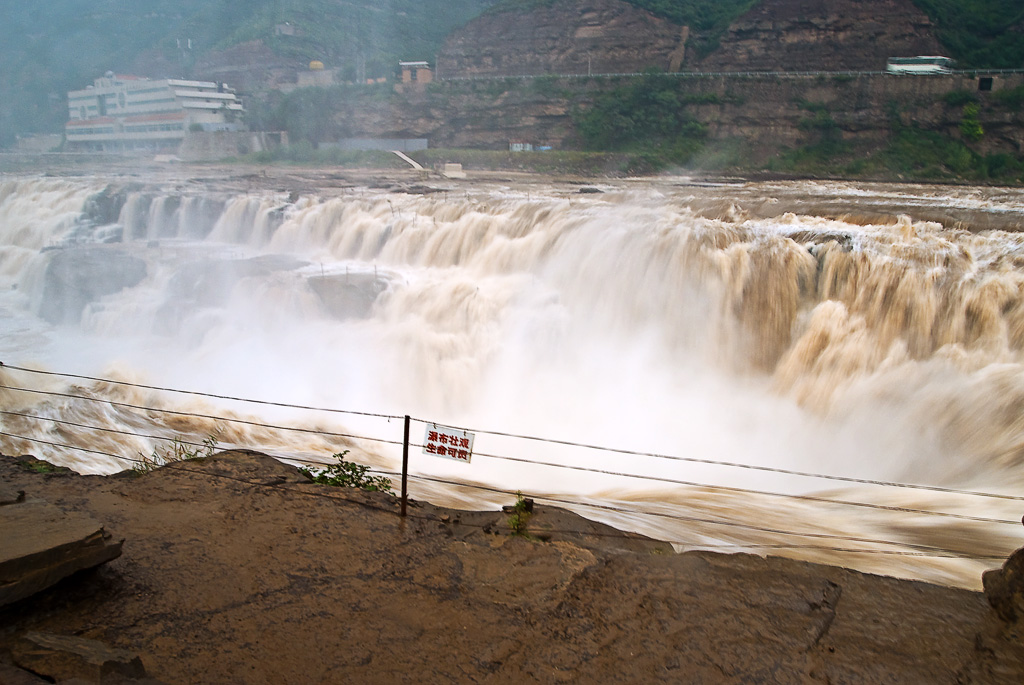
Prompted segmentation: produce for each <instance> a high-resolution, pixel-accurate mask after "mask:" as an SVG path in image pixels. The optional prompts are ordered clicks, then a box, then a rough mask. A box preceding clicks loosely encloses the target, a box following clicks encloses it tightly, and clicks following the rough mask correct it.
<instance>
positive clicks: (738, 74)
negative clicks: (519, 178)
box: [435, 69, 1024, 81]
mask: <svg viewBox="0 0 1024 685" xmlns="http://www.w3.org/2000/svg"><path fill="white" fill-rule="evenodd" d="M1006 74H1024V69H961V70H953V71H951V72H949V73H945V74H905V73H902V74H894V73H890V72H887V71H885V70H877V71H669V72H653V75H655V76H662V77H672V78H820V77H842V78H850V77H853V78H856V77H862V76H888V77H893V78H904V77H914V78H921V77H935V76H941V77H944V78H949V77H951V76H960V77H963V76H970V77H971V78H977V77H980V76H1000V75H1006ZM651 75H652V72H637V71H634V72H602V73H592V74H591V73H587V74H582V73H580V74H505V75H498V74H488V75H480V76H438V77H437V78H436V79H435V80H438V81H500V80H503V79H521V80H528V79H538V78H565V79H592V78H599V79H604V78H637V77H641V76H651Z"/></svg>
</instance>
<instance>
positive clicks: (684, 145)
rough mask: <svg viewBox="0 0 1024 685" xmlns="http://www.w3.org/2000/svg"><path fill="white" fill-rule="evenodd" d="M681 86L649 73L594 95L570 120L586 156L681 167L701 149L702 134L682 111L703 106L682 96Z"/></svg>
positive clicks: (704, 99) (703, 99)
mask: <svg viewBox="0 0 1024 685" xmlns="http://www.w3.org/2000/svg"><path fill="white" fill-rule="evenodd" d="M684 87H685V84H684V82H683V81H682V80H680V79H678V78H675V77H672V76H667V75H664V74H659V73H656V72H651V73H648V74H645V75H644V76H643V77H641V78H639V79H624V82H623V83H622V84H621V85H619V86H617V87H615V88H613V89H611V90H608V91H605V92H602V93H599V94H598V95H597V96H596V97H595V98H594V102H593V105H592V106H591V107H590V108H588V109H586V110H583V111H577V112H575V114H574V117H573V119H574V122H575V124H576V130H577V131H578V132H579V134H580V136H581V137H582V139H583V142H584V145H585V146H586V148H587V149H588V150H594V151H598V150H600V151H611V152H629V153H633V154H636V155H639V156H640V157H641V158H643V159H646V160H647V162H648V164H649V166H651V167H652V168H657V167H660V166H664V165H666V164H682V163H686V162H688V161H690V159H691V158H692V157H693V156H694V155H695V154H696V153H697V152H698V151H699V150H700V149H701V148H702V147H703V145H704V139H705V137H706V135H707V134H706V131H705V128H704V126H703V125H702V124H700V123H699V122H697V121H696V120H695V119H694V118H693V116H692V115H690V114H689V113H688V112H687V110H686V108H687V105H692V104H700V103H705V104H706V103H708V102H709V99H708V98H707V97H704V96H700V97H699V98H697V99H696V100H695V99H694V97H693V96H692V95H689V94H687V93H686V92H684Z"/></svg>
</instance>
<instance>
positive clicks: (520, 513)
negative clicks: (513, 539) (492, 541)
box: [508, 492, 533, 537]
mask: <svg viewBox="0 0 1024 685" xmlns="http://www.w3.org/2000/svg"><path fill="white" fill-rule="evenodd" d="M532 505H533V503H532V502H530V501H529V500H527V499H526V498H525V497H523V493H521V492H517V493H516V503H515V504H513V505H512V514H511V515H510V516H509V517H508V527H509V529H510V530H511V531H512V534H513V535H519V536H521V537H529V533H528V532H527V530H526V525H527V523H529V521H530V517H531V516H533V511H532V508H533V506H532Z"/></svg>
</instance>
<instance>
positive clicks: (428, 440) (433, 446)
mask: <svg viewBox="0 0 1024 685" xmlns="http://www.w3.org/2000/svg"><path fill="white" fill-rule="evenodd" d="M474 437H475V436H474V435H473V433H470V432H468V431H464V430H462V429H461V428H450V427H448V426H439V425H437V424H435V423H431V424H427V429H426V431H425V433H424V435H423V452H424V454H432V455H434V456H435V457H444V458H446V459H454V460H455V461H461V462H465V463H467V464H468V463H469V461H470V459H471V458H472V457H473V439H474Z"/></svg>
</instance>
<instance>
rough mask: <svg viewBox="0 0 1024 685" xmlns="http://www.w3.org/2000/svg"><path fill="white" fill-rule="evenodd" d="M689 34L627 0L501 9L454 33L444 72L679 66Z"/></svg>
mask: <svg viewBox="0 0 1024 685" xmlns="http://www.w3.org/2000/svg"><path fill="white" fill-rule="evenodd" d="M688 36H689V31H688V29H686V28H685V27H682V26H679V25H678V24H675V23H673V22H671V21H668V20H666V19H661V18H658V17H656V16H654V15H653V14H651V13H650V12H647V11H644V10H640V9H637V8H636V7H634V6H633V5H631V4H630V3H628V2H623V0H556V1H555V2H550V3H547V2H545V3H540V4H539V5H536V6H533V5H528V6H525V5H522V4H521V3H520V5H519V6H515V7H509V6H505V7H502V8H500V11H492V12H487V13H485V14H484V15H483V16H481V17H479V18H477V19H474V20H473V21H471V22H470V23H469V24H467V25H466V26H465V27H464V28H463V29H461V30H458V31H456V32H455V33H453V34H452V35H451V36H450V37H449V38H448V40H447V41H446V42H445V44H444V48H443V49H442V50H441V52H440V54H438V57H437V66H438V71H439V72H440V73H441V75H442V76H445V77H453V76H456V77H462V76H496V75H497V76H510V75H520V74H589V73H610V72H618V73H623V72H637V71H642V70H644V69H647V68H651V67H655V68H658V69H661V70H664V71H674V70H678V69H679V68H680V66H681V65H682V62H683V57H684V50H685V46H686V41H687V38H688Z"/></svg>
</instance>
